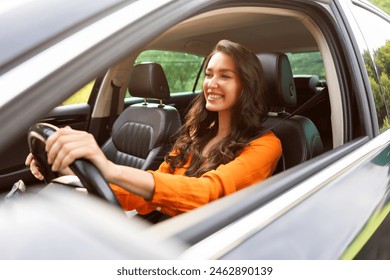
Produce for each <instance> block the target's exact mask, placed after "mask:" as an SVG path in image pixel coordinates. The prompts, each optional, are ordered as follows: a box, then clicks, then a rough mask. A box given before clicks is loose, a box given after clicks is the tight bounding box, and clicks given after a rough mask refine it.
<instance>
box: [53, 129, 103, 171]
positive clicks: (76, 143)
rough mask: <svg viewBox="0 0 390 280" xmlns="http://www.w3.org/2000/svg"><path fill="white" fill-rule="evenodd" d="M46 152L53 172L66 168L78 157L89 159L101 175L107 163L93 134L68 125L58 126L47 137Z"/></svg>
mask: <svg viewBox="0 0 390 280" xmlns="http://www.w3.org/2000/svg"><path fill="white" fill-rule="evenodd" d="M46 152H47V160H48V163H49V164H51V165H52V171H54V172H61V171H62V170H66V169H67V168H68V167H69V165H70V164H71V163H73V162H74V161H75V160H76V159H79V158H85V159H88V160H90V161H91V162H92V163H93V164H94V165H95V166H96V167H97V168H98V169H99V170H100V171H101V172H102V173H103V175H104V169H106V168H105V167H107V165H108V159H107V158H106V156H105V155H104V153H103V151H102V150H101V149H100V147H99V145H98V144H97V143H96V140H95V138H94V137H93V135H92V134H89V133H87V132H85V131H80V130H74V129H72V128H70V127H65V128H60V129H59V130H57V131H56V132H55V133H54V134H52V135H51V136H50V137H49V138H48V139H47V141H46Z"/></svg>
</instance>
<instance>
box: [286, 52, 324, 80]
mask: <svg viewBox="0 0 390 280" xmlns="http://www.w3.org/2000/svg"><path fill="white" fill-rule="evenodd" d="M287 56H288V59H289V60H290V64H291V68H292V72H293V74H294V75H317V76H318V77H319V78H320V80H325V67H324V63H323V61H322V56H321V54H320V52H306V53H287Z"/></svg>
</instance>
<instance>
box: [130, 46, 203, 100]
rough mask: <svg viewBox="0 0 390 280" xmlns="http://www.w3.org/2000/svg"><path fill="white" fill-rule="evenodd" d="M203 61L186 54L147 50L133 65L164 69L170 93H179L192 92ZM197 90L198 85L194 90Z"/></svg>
mask: <svg viewBox="0 0 390 280" xmlns="http://www.w3.org/2000/svg"><path fill="white" fill-rule="evenodd" d="M203 60H204V57H201V56H197V55H193V54H188V53H181V52H172V51H159V50H147V51H144V52H142V53H141V54H140V55H139V56H138V57H137V59H136V62H135V63H136V64H138V63H143V62H155V63H159V64H160V65H161V66H162V68H163V69H164V72H165V76H166V77H167V80H168V85H169V89H170V91H171V93H179V92H192V91H193V90H194V85H195V83H197V76H198V73H199V71H200V70H201V67H202V63H203ZM200 84H201V83H200ZM198 88H199V83H198V84H197V87H196V90H197V89H198Z"/></svg>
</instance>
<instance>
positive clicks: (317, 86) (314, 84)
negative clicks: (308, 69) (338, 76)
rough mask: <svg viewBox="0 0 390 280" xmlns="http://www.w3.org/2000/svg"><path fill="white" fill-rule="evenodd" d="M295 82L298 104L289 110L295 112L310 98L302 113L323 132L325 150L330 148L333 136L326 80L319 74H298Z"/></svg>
mask: <svg viewBox="0 0 390 280" xmlns="http://www.w3.org/2000/svg"><path fill="white" fill-rule="evenodd" d="M294 83H295V88H296V92H297V106H296V107H294V108H293V107H292V108H291V109H290V110H289V112H293V111H294V110H295V109H296V108H297V107H299V106H301V105H302V104H304V103H305V102H307V101H309V100H310V101H311V104H310V106H307V107H306V108H305V109H304V110H301V112H300V115H303V116H306V117H308V118H309V119H310V120H312V121H313V122H314V124H315V125H316V126H317V128H318V131H319V132H320V134H321V139H322V142H323V144H324V150H325V151H327V150H330V149H331V148H332V145H333V137H332V125H331V124H332V123H331V117H330V116H331V109H330V102H329V94H328V88H327V86H326V82H324V81H320V80H319V78H318V76H317V75H296V76H294Z"/></svg>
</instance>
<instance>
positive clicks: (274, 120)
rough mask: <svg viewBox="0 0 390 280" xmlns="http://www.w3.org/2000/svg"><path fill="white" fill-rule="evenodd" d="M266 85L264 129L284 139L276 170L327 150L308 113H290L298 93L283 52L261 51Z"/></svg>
mask: <svg viewBox="0 0 390 280" xmlns="http://www.w3.org/2000/svg"><path fill="white" fill-rule="evenodd" d="M257 57H258V58H259V60H260V62H261V64H262V67H263V71H264V78H265V81H266V85H267V89H268V92H267V95H268V100H269V105H270V108H271V110H270V112H269V117H268V118H267V120H266V121H265V123H264V128H265V129H272V131H273V132H274V133H275V135H276V136H277V137H278V138H279V139H280V140H281V142H282V148H283V154H282V158H281V159H280V161H279V164H278V167H277V169H276V170H275V172H274V174H275V173H278V172H280V171H283V170H286V169H288V168H290V167H293V166H295V165H297V164H299V163H302V162H305V161H307V160H309V159H311V158H313V157H315V156H317V155H319V154H321V153H322V152H323V150H324V148H323V144H322V140H321V136H320V134H319V132H318V129H317V127H316V126H315V124H314V123H313V122H312V121H311V120H310V119H309V118H307V117H304V116H299V115H293V116H290V117H289V113H288V112H287V111H286V107H289V106H292V107H293V106H296V103H297V96H296V89H295V84H294V78H293V75H292V70H291V66H290V62H289V60H288V57H287V56H286V55H285V54H284V53H279V52H275V53H262V54H258V55H257Z"/></svg>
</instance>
